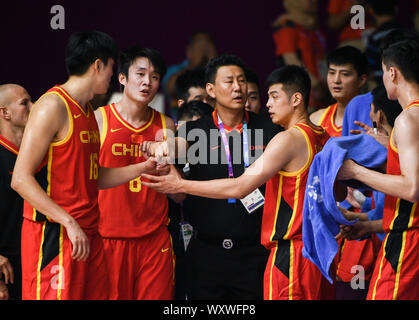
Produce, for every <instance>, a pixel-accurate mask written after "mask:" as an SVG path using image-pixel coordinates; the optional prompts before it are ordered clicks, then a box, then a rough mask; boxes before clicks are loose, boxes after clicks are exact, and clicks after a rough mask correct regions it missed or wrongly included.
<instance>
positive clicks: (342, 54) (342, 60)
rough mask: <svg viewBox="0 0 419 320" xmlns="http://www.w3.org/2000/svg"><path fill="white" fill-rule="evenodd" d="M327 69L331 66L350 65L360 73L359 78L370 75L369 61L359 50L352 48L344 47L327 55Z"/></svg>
mask: <svg viewBox="0 0 419 320" xmlns="http://www.w3.org/2000/svg"><path fill="white" fill-rule="evenodd" d="M326 60H327V67H328V68H329V67H330V65H331V64H334V65H336V66H342V65H344V64H350V65H352V66H353V68H354V69H355V70H356V72H357V73H358V77H360V76H362V75H363V74H368V59H367V57H366V55H365V54H364V53H363V52H361V51H360V50H359V49H357V48H355V47H352V46H343V47H340V48H337V49H336V50H333V51H332V52H330V53H329V54H328V55H327V59H326Z"/></svg>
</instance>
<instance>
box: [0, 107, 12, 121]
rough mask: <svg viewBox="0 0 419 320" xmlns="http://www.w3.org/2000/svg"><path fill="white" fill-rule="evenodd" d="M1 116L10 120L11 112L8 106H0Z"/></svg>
mask: <svg viewBox="0 0 419 320" xmlns="http://www.w3.org/2000/svg"><path fill="white" fill-rule="evenodd" d="M0 117H2V118H4V119H6V120H10V112H9V109H8V108H7V107H3V106H0Z"/></svg>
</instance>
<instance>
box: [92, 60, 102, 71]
mask: <svg viewBox="0 0 419 320" xmlns="http://www.w3.org/2000/svg"><path fill="white" fill-rule="evenodd" d="M103 67H104V63H103V61H102V60H100V59H96V60H95V62H93V69H94V70H95V72H99V71H101V70H102V69H103Z"/></svg>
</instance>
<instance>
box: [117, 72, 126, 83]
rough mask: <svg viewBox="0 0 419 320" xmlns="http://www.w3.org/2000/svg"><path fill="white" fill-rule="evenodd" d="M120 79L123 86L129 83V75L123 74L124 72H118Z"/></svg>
mask: <svg viewBox="0 0 419 320" xmlns="http://www.w3.org/2000/svg"><path fill="white" fill-rule="evenodd" d="M118 80H119V83H120V84H122V85H123V86H126V85H127V76H126V75H125V74H123V73H122V72H120V73H119V74H118Z"/></svg>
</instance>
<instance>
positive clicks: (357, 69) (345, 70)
mask: <svg viewBox="0 0 419 320" xmlns="http://www.w3.org/2000/svg"><path fill="white" fill-rule="evenodd" d="M327 65H328V72H327V85H328V87H329V92H330V94H331V95H332V97H333V99H335V100H336V103H335V104H332V105H331V106H329V107H327V108H323V109H319V110H317V111H315V112H313V113H312V114H311V115H310V120H311V122H313V123H315V124H317V125H319V126H322V127H323V128H324V129H325V130H326V131H327V133H328V134H329V135H330V136H331V137H340V136H341V133H342V121H343V114H344V112H345V108H346V105H347V104H348V103H349V101H351V99H352V98H353V97H355V96H356V95H358V94H359V91H360V88H361V87H362V86H363V85H364V84H365V82H366V80H367V73H368V61H367V58H366V57H365V55H364V54H363V53H362V52H361V51H359V50H358V49H357V48H355V47H351V46H345V47H341V48H338V49H336V50H335V51H333V52H331V53H329V55H328V56H327Z"/></svg>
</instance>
